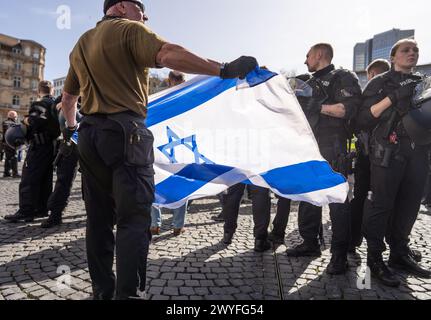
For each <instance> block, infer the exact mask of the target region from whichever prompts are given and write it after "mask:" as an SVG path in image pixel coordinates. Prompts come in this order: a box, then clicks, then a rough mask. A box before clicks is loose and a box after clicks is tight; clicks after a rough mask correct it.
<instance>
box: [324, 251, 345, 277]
mask: <svg viewBox="0 0 431 320" xmlns="http://www.w3.org/2000/svg"><path fill="white" fill-rule="evenodd" d="M348 268H349V264H348V263H347V254H340V253H334V254H333V255H332V257H331V261H330V262H329V264H328V267H327V268H326V272H327V273H328V274H330V275H334V276H335V275H340V274H345V273H346V271H347V269H348Z"/></svg>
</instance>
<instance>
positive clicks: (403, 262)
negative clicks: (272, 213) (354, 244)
mask: <svg viewBox="0 0 431 320" xmlns="http://www.w3.org/2000/svg"><path fill="white" fill-rule="evenodd" d="M418 59H419V49H418V46H417V43H416V41H415V40H413V39H403V40H400V41H398V42H397V43H396V44H395V45H394V47H393V48H392V51H391V62H392V68H391V70H390V71H388V72H386V73H383V74H381V75H379V76H377V77H376V78H374V79H373V80H371V81H370V82H369V83H368V85H367V87H366V88H365V90H364V93H363V97H364V101H363V105H362V107H361V109H360V112H359V115H358V122H359V125H360V126H361V127H362V128H364V129H367V130H372V137H371V143H370V144H371V154H370V160H371V192H370V193H369V196H368V200H367V203H366V205H365V209H364V221H363V233H364V236H365V238H366V239H367V245H368V256H367V264H368V266H369V267H370V270H371V274H372V276H373V277H375V278H377V279H378V280H380V281H381V282H382V283H383V284H385V285H388V286H392V287H396V286H399V285H400V282H399V280H398V279H397V278H396V277H395V275H394V274H393V273H392V271H391V270H390V269H388V267H387V266H386V264H385V263H384V262H383V258H382V254H383V252H384V251H385V249H386V248H385V243H384V238H385V236H386V239H387V242H388V243H389V247H390V258H389V266H390V267H391V268H395V269H401V270H404V271H407V272H408V273H410V274H414V275H418V276H421V277H430V276H431V273H430V272H429V271H428V270H424V269H422V268H421V267H420V266H419V265H418V264H417V262H416V261H415V260H414V259H413V257H412V255H411V250H410V249H409V247H408V244H409V236H410V233H411V230H412V228H413V225H414V223H415V221H416V218H417V214H418V211H419V207H420V203H421V197H422V194H423V190H424V186H425V179H426V176H427V171H428V157H427V154H428V151H429V148H428V146H427V145H418V144H416V143H415V142H414V141H413V140H412V138H411V137H410V136H409V134H408V133H407V131H406V129H405V128H404V125H403V118H404V117H405V116H406V115H407V114H408V113H409V111H410V110H412V109H413V108H414V106H413V104H412V97H413V94H414V90H415V87H416V85H417V84H418V83H419V82H421V80H422V79H423V76H422V75H419V74H413V68H414V67H415V66H416V64H417V62H418ZM387 226H388V227H387Z"/></svg>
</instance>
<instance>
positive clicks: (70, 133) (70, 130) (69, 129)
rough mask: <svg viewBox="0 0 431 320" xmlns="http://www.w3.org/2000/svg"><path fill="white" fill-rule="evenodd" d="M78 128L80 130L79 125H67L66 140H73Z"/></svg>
mask: <svg viewBox="0 0 431 320" xmlns="http://www.w3.org/2000/svg"><path fill="white" fill-rule="evenodd" d="M76 130H78V125H76V126H74V127H67V126H66V128H64V129H63V132H62V133H63V140H64V142H66V143H67V142H71V139H72V137H73V135H74V134H75V132H76Z"/></svg>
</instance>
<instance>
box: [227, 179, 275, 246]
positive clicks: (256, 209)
mask: <svg viewBox="0 0 431 320" xmlns="http://www.w3.org/2000/svg"><path fill="white" fill-rule="evenodd" d="M245 187H246V185H245V184H242V183H240V184H236V185H234V186H232V187H230V188H229V190H228V192H227V194H225V195H224V196H223V198H224V201H223V211H222V212H223V217H224V218H225V224H224V232H225V233H231V234H234V233H235V231H236V229H237V227H238V214H239V207H240V205H241V198H242V196H243V194H244V190H245ZM248 188H249V190H250V194H251V200H252V211H253V221H254V231H253V233H254V237H255V239H256V240H266V239H267V238H268V226H269V223H270V220H271V198H270V195H269V190H268V189H265V188H261V187H257V186H253V185H249V186H248Z"/></svg>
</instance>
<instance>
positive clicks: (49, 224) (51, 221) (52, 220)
mask: <svg viewBox="0 0 431 320" xmlns="http://www.w3.org/2000/svg"><path fill="white" fill-rule="evenodd" d="M62 223H63V221H62V219H61V217H57V216H53V215H50V216H49V218H48V220H46V221H44V222H42V224H41V225H40V227H41V228H43V229H50V228H53V227H56V226H59V225H61V224H62Z"/></svg>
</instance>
